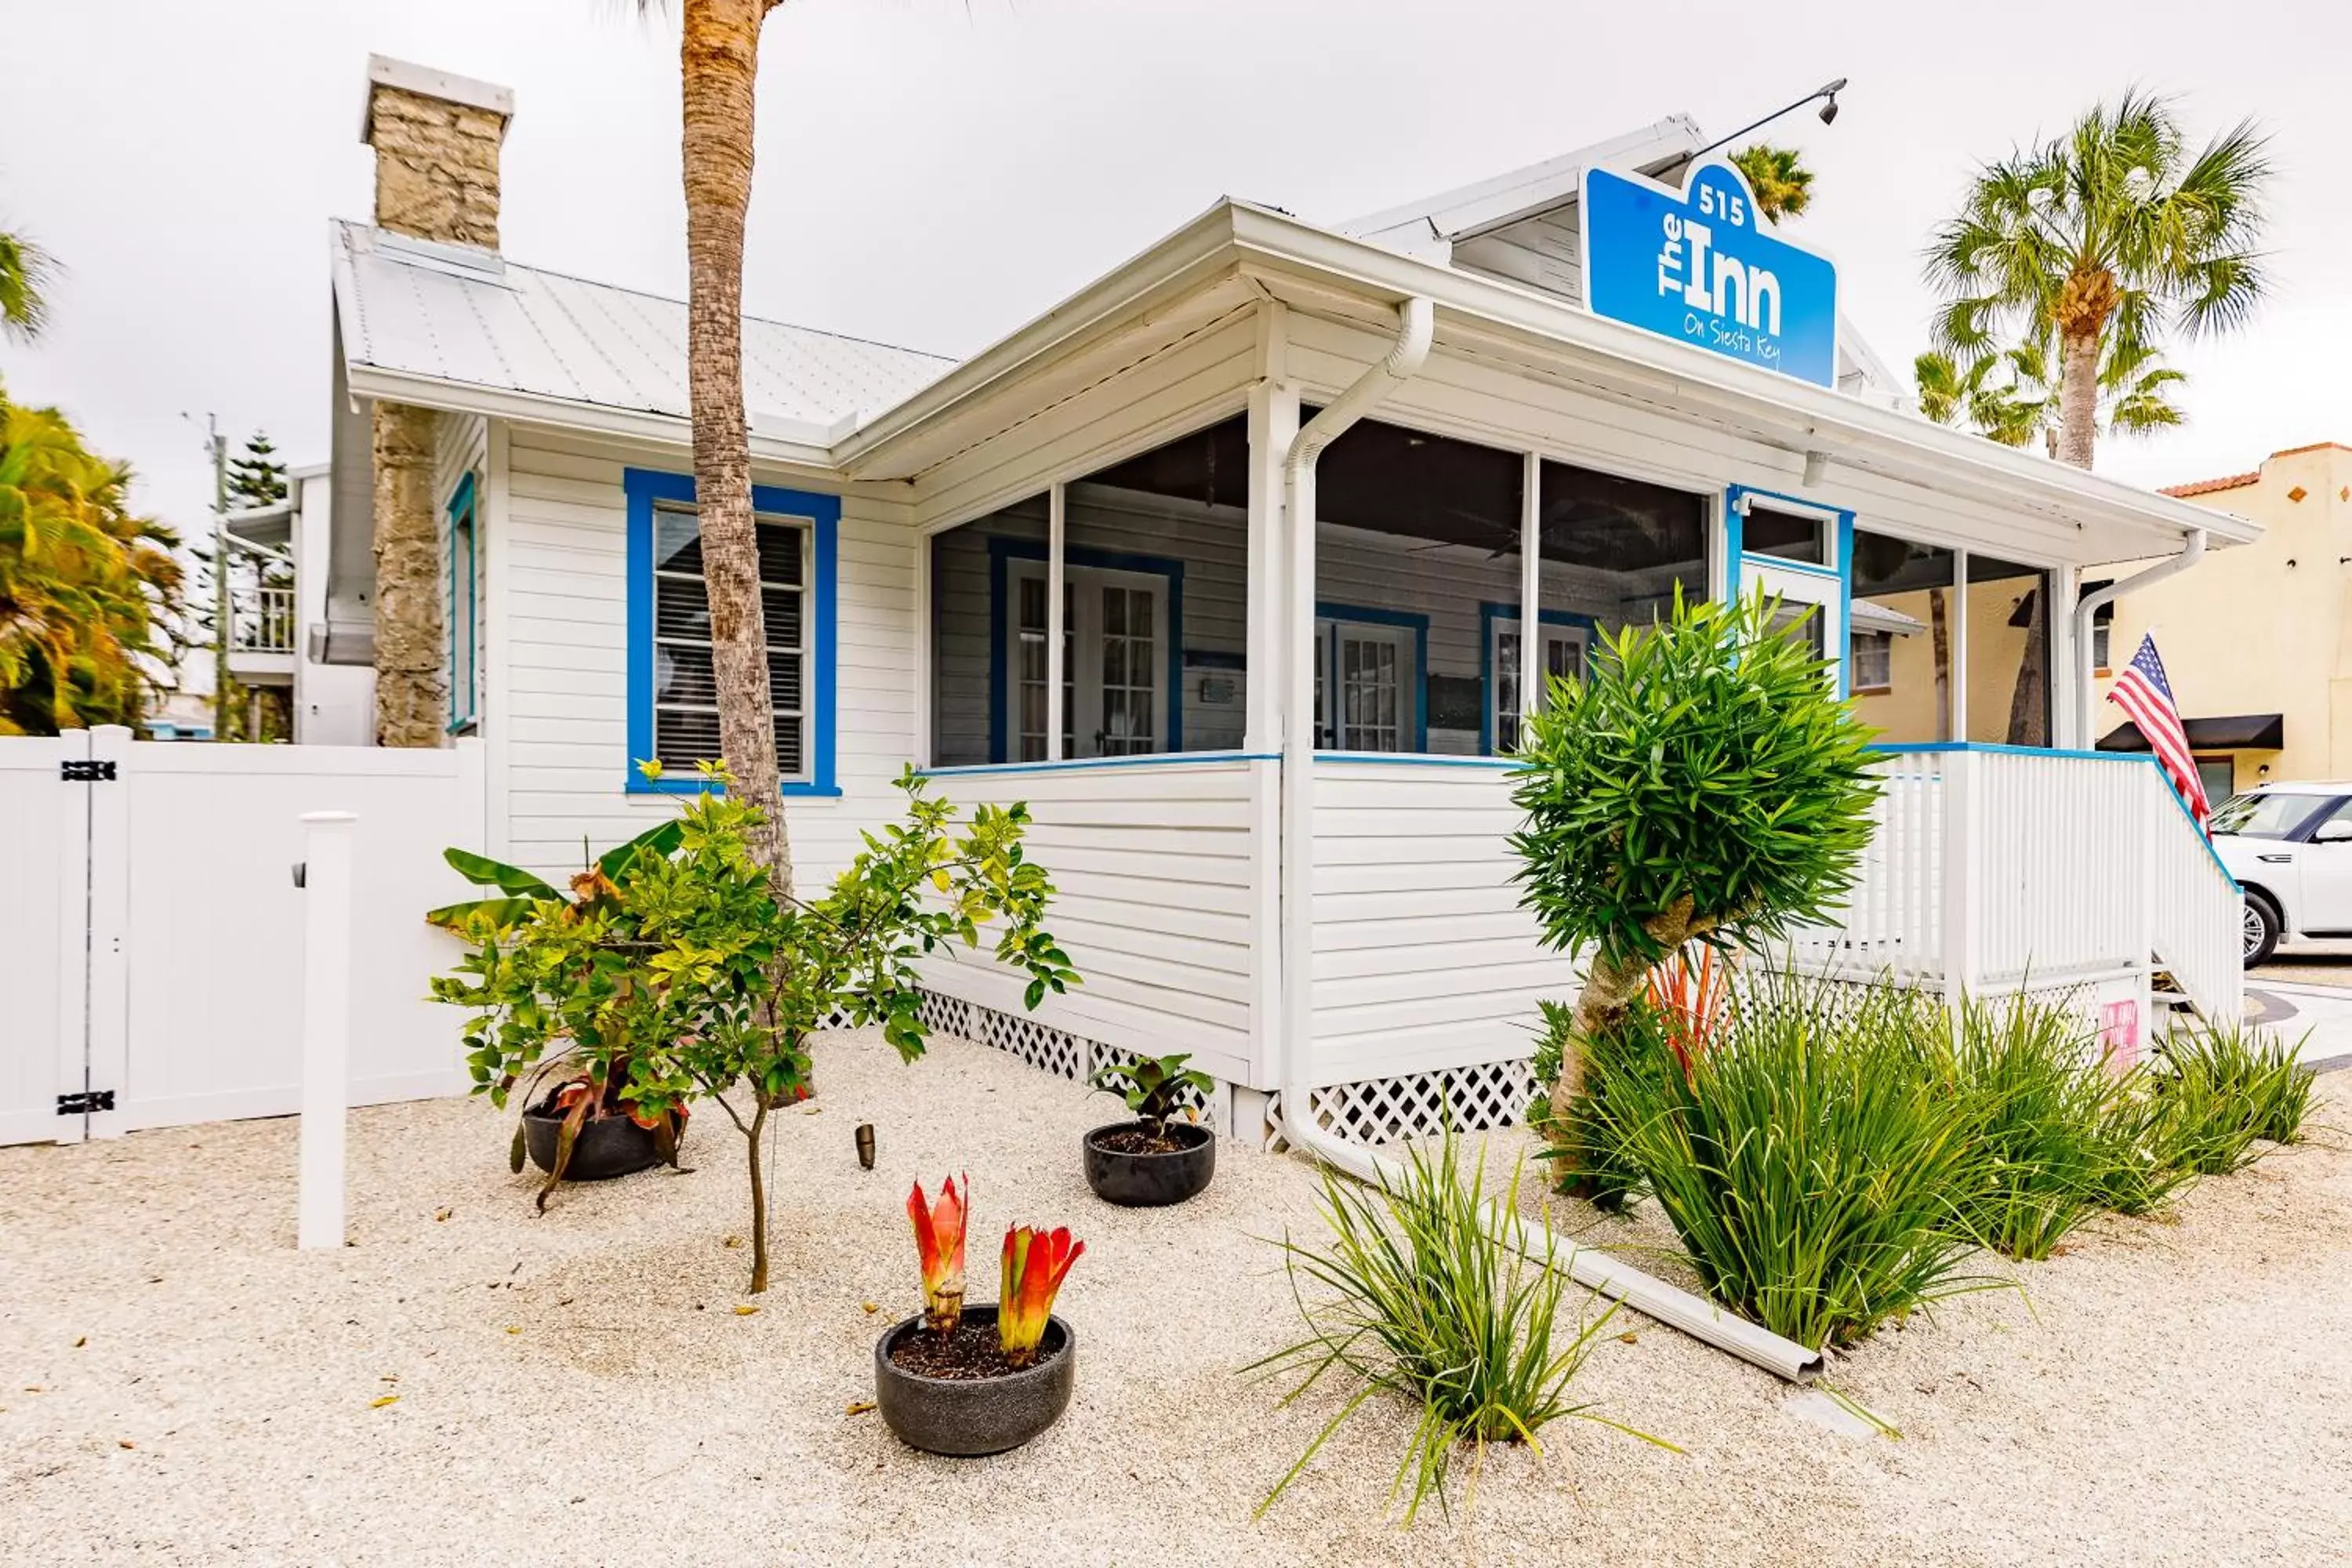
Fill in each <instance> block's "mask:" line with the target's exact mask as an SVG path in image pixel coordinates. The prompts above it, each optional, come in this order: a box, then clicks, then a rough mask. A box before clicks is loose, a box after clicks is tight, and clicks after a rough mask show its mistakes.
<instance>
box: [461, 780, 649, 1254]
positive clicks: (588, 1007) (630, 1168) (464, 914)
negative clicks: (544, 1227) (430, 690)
mask: <svg viewBox="0 0 2352 1568" xmlns="http://www.w3.org/2000/svg"><path fill="white" fill-rule="evenodd" d="M682 831H683V826H682V825H681V824H680V823H678V822H676V821H668V822H663V823H660V824H657V825H656V826H653V827H650V828H647V829H646V831H645V832H643V833H641V834H639V835H637V836H636V837H635V838H632V839H630V840H629V841H628V842H627V843H625V844H621V845H616V846H615V847H613V848H611V849H608V850H606V851H605V852H604V854H603V855H601V856H598V857H597V858H595V859H594V860H593V861H592V862H590V863H589V864H587V865H586V866H584V867H583V868H582V869H581V870H580V871H579V873H578V874H577V875H575V876H574V877H573V878H572V883H571V892H570V895H569V896H568V897H567V896H566V895H565V894H564V893H563V892H562V891H561V890H559V889H556V888H555V887H553V886H551V884H549V883H548V882H546V881H544V880H542V879H541V878H539V877H537V876H535V875H533V874H532V873H531V872H529V871H526V870H524V869H523V868H521V867H520V866H510V865H508V864H507V863H505V862H504V861H500V860H492V859H489V858H486V857H484V856H480V855H475V854H471V853H469V852H468V851H467V850H463V849H449V850H446V851H445V852H444V855H443V858H445V859H446V860H447V861H448V863H449V865H450V867H451V868H453V869H455V870H456V871H457V873H458V875H460V876H462V877H464V878H465V879H467V881H469V882H472V883H473V884H475V885H476V886H477V887H483V888H490V889H496V891H495V892H494V894H493V895H492V896H490V897H488V898H482V899H474V900H467V902H464V903H458V904H450V905H447V906H445V907H444V908H441V909H437V910H431V911H429V912H428V913H427V914H426V915H425V919H426V920H427V921H430V922H431V923H433V924H435V925H437V926H440V927H442V928H443V929H444V930H446V931H452V932H455V933H457V935H459V936H463V937H465V938H467V940H468V941H470V942H474V943H476V944H477V951H476V952H474V953H473V954H472V955H471V956H469V957H468V958H467V959H466V960H464V961H463V962H462V963H460V964H459V966H458V972H457V973H456V974H453V975H448V976H445V977H440V978H436V980H435V981H434V982H433V994H434V995H435V996H436V997H437V998H439V999H440V1000H442V1001H445V1002H450V1003H454V1004H456V1005H460V1006H467V1007H472V1008H475V1009H477V1010H478V1012H479V1014H480V1016H478V1017H477V1018H476V1019H475V1021H474V1023H473V1024H472V1025H471V1026H469V1027H468V1029H467V1036H466V1044H467V1047H468V1052H469V1059H470V1062H471V1066H472V1069H473V1075H474V1083H475V1091H476V1092H477V1093H483V1094H488V1095H489V1096H490V1097H491V1099H492V1100H495V1101H496V1102H497V1103H498V1104H499V1105H501V1106H503V1105H505V1104H506V1103H507V1100H508V1097H509V1095H510V1094H512V1093H513V1091H514V1089H515V1088H516V1086H517V1085H518V1084H519V1083H520V1085H521V1086H522V1089H523V1094H522V1100H523V1112H522V1115H521V1116H520V1118H518V1119H517V1121H516V1124H515V1132H514V1142H513V1143H512V1145H511V1147H510V1148H509V1152H508V1163H509V1165H510V1166H511V1167H512V1169H513V1170H514V1171H515V1172H516V1173H518V1174H520V1173H521V1171H522V1167H523V1162H524V1161H525V1159H529V1160H530V1162H531V1163H533V1164H536V1165H537V1166H538V1167H539V1168H540V1169H541V1171H544V1172H546V1173H547V1181H546V1183H545V1184H543V1185H541V1188H540V1190H539V1197H538V1207H539V1208H540V1209H541V1212H544V1211H545V1210H546V1207H547V1200H548V1197H549V1195H550V1194H552V1193H553V1192H554V1190H555V1188H556V1185H557V1184H559V1183H561V1182H564V1181H574V1182H594V1181H604V1180H606V1179H609V1178H611V1177H614V1176H625V1175H630V1174H633V1173H635V1172H638V1171H643V1170H647V1169H650V1168H651V1167H653V1166H654V1165H656V1164H661V1163H667V1164H670V1165H673V1166H674V1165H676V1164H677V1151H678V1144H679V1142H680V1140H681V1139H683V1138H684V1136H685V1133H686V1121H687V1115H688V1112H687V1108H686V1107H685V1106H684V1105H682V1104H680V1105H671V1106H667V1107H662V1108H658V1109H656V1108H653V1107H650V1106H648V1105H647V1104H646V1103H644V1102H643V1101H642V1100H641V1099H640V1096H639V1094H638V1092H637V1080H636V1075H635V1072H634V1071H633V1070H632V1068H631V1058H632V1054H633V1047H635V1045H636V1044H638V1043H640V1042H644V1041H648V1040H652V1039H655V1038H657V1037H661V1036H662V1035H663V1034H664V1033H665V1032H666V1031H674V1030H676V1029H677V1028H680V1027H685V1026H688V1025H687V1024H686V1023H685V1022H683V1021H682V1020H681V1019H680V1018H678V1017H677V1016H675V1011H674V1008H673V1007H672V1006H671V1005H670V1003H671V1002H672V1000H673V998H670V997H668V996H667V995H666V994H664V993H663V992H662V991H661V990H660V989H659V988H657V987H653V986H649V985H647V984H645V982H644V979H643V977H642V976H640V975H639V974H638V973H635V964H636V962H637V961H638V960H640V959H642V958H643V957H644V956H645V955H646V953H647V952H650V951H651V948H652V945H653V944H652V943H651V942H649V941H648V940H647V936H646V929H645V921H644V918H643V915H644V911H643V910H642V908H640V907H639V905H638V904H637V902H636V901H635V900H631V899H629V898H627V897H625V894H624V890H623V883H624V882H630V883H632V884H633V885H634V881H635V879H634V878H632V876H631V868H633V867H635V866H638V865H640V864H641V863H642V862H646V861H651V860H659V859H665V858H668V857H670V856H672V855H674V854H675V853H677V848H678V844H679V840H680V836H681V833H682ZM490 1030H496V1031H498V1033H499V1036H500V1037H501V1044H500V1048H499V1050H497V1051H495V1052H493V1051H488V1050H486V1048H485V1046H486V1039H485V1036H486V1033H487V1032H488V1031H490ZM494 1069H496V1070H494Z"/></svg>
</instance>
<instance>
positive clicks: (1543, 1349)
mask: <svg viewBox="0 0 2352 1568" xmlns="http://www.w3.org/2000/svg"><path fill="white" fill-rule="evenodd" d="M1518 1188H1519V1168H1518V1167H1517V1166H1516V1165H1515V1166H1514V1167H1513V1169H1512V1173H1511V1180H1510V1184H1509V1186H1508V1187H1507V1189H1506V1190H1505V1191H1504V1192H1502V1193H1500V1194H1496V1198H1495V1199H1494V1200H1491V1201H1490V1200H1489V1198H1488V1196H1487V1194H1486V1161H1485V1158H1484V1156H1483V1155H1482V1156H1481V1157H1480V1159H1479V1161H1478V1163H1477V1164H1476V1165H1475V1167H1474V1168H1473V1169H1472V1170H1471V1171H1469V1172H1467V1173H1465V1172H1464V1171H1463V1170H1462V1168H1461V1157H1460V1152H1459V1148H1458V1145H1457V1142H1456V1140H1455V1138H1454V1134H1453V1133H1452V1132H1451V1131H1448V1132H1447V1133H1446V1135H1445V1138H1444V1142H1443V1143H1442V1144H1441V1146H1440V1147H1439V1149H1438V1151H1437V1152H1436V1153H1435V1154H1434V1155H1433V1154H1432V1153H1431V1152H1429V1151H1428V1150H1427V1149H1425V1148H1423V1147H1419V1146H1416V1147H1415V1148H1414V1149H1413V1151H1412V1157H1411V1159H1410V1161H1409V1162H1408V1163H1407V1164H1406V1165H1405V1167H1404V1169H1403V1170H1402V1172H1400V1173H1398V1174H1397V1175H1396V1176H1394V1177H1393V1178H1391V1177H1389V1176H1387V1175H1385V1174H1383V1176H1382V1178H1381V1183H1380V1184H1379V1185H1378V1187H1376V1188H1372V1187H1364V1186H1360V1185H1358V1184H1355V1183H1352V1182H1349V1181H1347V1180H1345V1179H1344V1178H1342V1177H1341V1176H1339V1174H1338V1173H1335V1172H1333V1171H1331V1170H1330V1169H1328V1168H1326V1169H1325V1171H1324V1173H1323V1201H1322V1213H1323V1217H1324V1219H1325V1220H1326V1222H1327V1223H1328V1225H1329V1226H1330V1229H1331V1239H1330V1240H1329V1242H1328V1243H1326V1244H1324V1245H1321V1246H1308V1245H1307V1244H1305V1243H1302V1242H1299V1241H1297V1240H1294V1239H1291V1238H1288V1237H1286V1238H1285V1239H1284V1240H1283V1242H1282V1243H1281V1246H1282V1250H1283V1254H1284V1264H1285V1267H1286V1268H1287V1269H1288V1271H1289V1275H1290V1282H1291V1290H1292V1294H1293V1296H1294V1298H1295V1299H1296V1300H1297V1303H1298V1310H1299V1314H1300V1316H1301V1317H1302V1319H1303V1320H1304V1321H1305V1322H1306V1326H1307V1337H1306V1338H1305V1339H1303V1340H1301V1341H1299V1342H1297V1343H1296V1344H1294V1345H1291V1346H1290V1347H1289V1348H1287V1349H1286V1350H1283V1351H1279V1352H1276V1353H1275V1354H1273V1355H1271V1356H1267V1357H1265V1359H1264V1360H1262V1361H1258V1362H1255V1363H1252V1364H1251V1365H1250V1366H1248V1367H1245V1368H1244V1369H1243V1370H1244V1372H1255V1373H1262V1374H1264V1375H1267V1376H1279V1375H1283V1374H1286V1373H1296V1374H1298V1377H1299V1381H1298V1383H1297V1384H1296V1385H1295V1386H1294V1387H1292V1388H1291V1390H1290V1391H1289V1393H1287V1394H1285V1395H1284V1396H1283V1399H1282V1403H1283V1404H1284V1405H1288V1404H1290V1403H1291V1402H1292V1401H1293V1400H1296V1399H1298V1398H1300V1397H1301V1396H1303V1395H1304V1394H1306V1393H1307V1391H1308V1390H1309V1389H1310V1388H1313V1387H1314V1386H1315V1385H1316V1384H1318V1383H1320V1382H1321V1381H1322V1380H1323V1379H1324V1378H1325V1377H1326V1375H1327V1374H1328V1375H1329V1376H1331V1377H1332V1378H1334V1379H1336V1380H1337V1381H1339V1382H1340V1383H1342V1384H1346V1385H1347V1387H1348V1394H1347V1400H1346V1403H1345V1404H1344V1405H1342V1406H1341V1407H1340V1409H1339V1413H1338V1414H1336V1415H1333V1416H1332V1417H1331V1418H1330V1420H1328V1422H1326V1423H1325V1424H1324V1426H1323V1427H1322V1429H1321V1430H1320V1431H1318V1433H1317V1434H1316V1436H1315V1438H1314V1440H1313V1441H1312V1442H1311V1443H1309V1444H1308V1445H1307V1450H1306V1452H1304V1453H1302V1454H1301V1455H1299V1457H1298V1460H1297V1463H1296V1464H1294V1465H1292V1466H1291V1467H1290V1468H1289V1470H1288V1471H1287V1472H1286V1474H1285V1475H1284V1476H1283V1478H1282V1479H1281V1480H1280V1481H1278V1482H1277V1483H1276V1485H1275V1488H1274V1489H1273V1490H1272V1491H1271V1492H1269V1493H1268V1494H1267V1495H1266V1498H1265V1501H1264V1502H1262V1503H1260V1504H1259V1505H1258V1509H1257V1511H1258V1512H1259V1513H1260V1514H1261V1515H1262V1514H1264V1513H1265V1510H1267V1509H1269V1508H1271V1507H1272V1506H1273V1505H1274V1502H1275V1500H1276V1499H1277V1498H1279V1497H1281V1495H1282V1494H1283V1492H1284V1491H1285V1490H1286V1489H1288V1487H1289V1486H1290V1484H1291V1482H1292V1481H1294V1480H1296V1479H1297V1478H1298V1475H1299V1473H1300V1472H1301V1471H1302V1470H1304V1469H1305V1468H1307V1463H1308V1461H1310V1460H1312V1459H1313V1458H1315V1455H1316V1454H1317V1452H1318V1451H1319V1450H1320V1449H1321V1448H1322V1447H1323V1445H1324V1444H1325V1442H1327V1441H1328V1440H1329V1438H1330V1436H1331V1435H1332V1434H1333V1433H1334V1432H1337V1431H1338V1430H1339V1427H1340V1426H1342V1425H1344V1424H1345V1423H1346V1422H1347V1420H1348V1418H1349V1416H1351V1415H1355V1413H1356V1412H1357V1411H1358V1410H1360V1409H1361V1408H1362V1407H1363V1405H1364V1404H1365V1403H1366V1402H1367V1401H1368V1400H1370V1399H1371V1398H1372V1397H1373V1396H1374V1395H1376V1394H1393V1395H1397V1396H1400V1397H1402V1398H1404V1399H1407V1400H1410V1401H1411V1402H1412V1403H1413V1404H1414V1405H1419V1406H1420V1408H1421V1415H1420V1418H1419V1420H1418V1421H1417V1422H1416V1423H1415V1424H1414V1426H1413V1432H1412V1439H1411V1441H1410V1442H1408V1443H1407V1445H1406V1447H1405V1452H1404V1454H1403V1456H1402V1458H1400V1459H1399V1461H1398V1464H1397V1468H1396V1474H1395V1477H1394V1479H1393V1480H1392V1481H1391V1486H1390V1489H1389V1500H1390V1502H1391V1505H1393V1504H1394V1502H1395V1500H1396V1499H1397V1497H1398V1496H1399V1495H1400V1494H1402V1495H1403V1496H1405V1498H1406V1499H1407V1501H1406V1504H1405V1511H1404V1520H1403V1522H1404V1523H1406V1524H1411V1523H1412V1520H1413V1517H1414V1515H1415V1514H1416V1513H1418V1512H1419V1510H1420V1509H1421V1505H1422V1504H1423V1502H1425V1501H1427V1500H1429V1499H1430V1498H1431V1497H1433V1496H1434V1497H1435V1498H1436V1499H1437V1500H1438V1506H1439V1507H1440V1509H1441V1510H1449V1511H1450V1504H1449V1502H1448V1500H1447V1496H1446V1483H1447V1479H1448V1477H1449V1475H1450V1474H1451V1471H1452V1468H1453V1464H1454V1459H1455V1458H1456V1457H1458V1456H1459V1454H1460V1453H1461V1452H1462V1450H1463V1449H1464V1448H1465V1447H1466V1448H1467V1449H1468V1450H1469V1451H1470V1454H1471V1456H1472V1476H1471V1480H1470V1485H1469V1489H1468V1494H1469V1500H1475V1496H1476V1489H1477V1477H1476V1469H1477V1466H1478V1463H1479V1462H1480V1461H1481V1460H1483V1458H1484V1457H1485V1453H1486V1445H1487V1444H1489V1443H1526V1444H1528V1445H1529V1446H1530V1447H1534V1448H1536V1449H1537V1450H1538V1452H1540V1451H1541V1448H1542V1445H1541V1443H1540V1442H1539V1441H1538V1437H1537V1434H1538V1432H1540V1431H1541V1430H1542V1429H1543V1427H1544V1426H1547V1425H1549V1423H1551V1422H1553V1421H1556V1420H1559V1419H1560V1418H1562V1417H1564V1416H1577V1417H1580V1418H1581V1419H1585V1420H1591V1421H1598V1422H1600V1423H1601V1425H1603V1426H1618V1424H1617V1423H1616V1422H1613V1421H1610V1420H1607V1419H1606V1418H1605V1417H1602V1416H1600V1415H1594V1414H1593V1413H1592V1411H1591V1406H1590V1405H1579V1404H1573V1403H1571V1402H1570V1399H1569V1397H1568V1391H1569V1387H1570V1384H1571V1383H1573V1382H1574V1380H1575V1378H1576V1374H1577V1373H1578V1371H1579V1370H1580V1368H1581V1367H1582V1366H1583V1365H1584V1362H1585V1358H1586V1357H1587V1356H1588V1355H1590V1354H1591V1349H1592V1346H1593V1343H1594V1342H1595V1340H1596V1338H1597V1337H1598V1335H1599V1334H1600V1332H1601V1327H1602V1325H1603V1324H1605V1323H1606V1322H1607V1321H1609V1318H1610V1316H1611V1314H1612V1313H1613V1312H1614V1310H1615V1308H1614V1307H1613V1306H1612V1307H1611V1308H1609V1309H1607V1310H1602V1311H1601V1312H1599V1313H1598V1314H1597V1315H1596V1314H1591V1312H1590V1308H1591V1305H1592V1302H1593V1300H1594V1299H1593V1298H1591V1297H1586V1298H1585V1299H1584V1300H1581V1301H1580V1302H1579V1303H1578V1305H1579V1307H1580V1309H1581V1310H1583V1311H1584V1315H1583V1316H1581V1317H1580V1320H1579V1321H1576V1322H1575V1323H1573V1324H1571V1323H1569V1322H1566V1321H1560V1317H1559V1310H1560V1305H1561V1300H1562V1297H1563V1295H1564V1293H1565V1291H1566V1289H1567V1288H1568V1273H1567V1267H1568V1260H1567V1258H1565V1257H1558V1256H1555V1255H1554V1253H1553V1252H1552V1247H1553V1243H1552V1242H1551V1240H1550V1238H1549V1231H1544V1232H1542V1233H1541V1234H1543V1235H1544V1236H1545V1242H1544V1250H1543V1253H1542V1255H1541V1256H1540V1258H1528V1257H1527V1256H1526V1255H1524V1254H1523V1253H1521V1252H1520V1251H1519V1250H1517V1248H1516V1247H1513V1246H1511V1245H1510V1244H1509V1243H1508V1241H1507V1239H1506V1238H1505V1224H1506V1221H1507V1218H1508V1216H1511V1215H1515V1213H1516V1209H1517V1198H1518ZM1511 1228H1513V1229H1517V1228H1520V1227H1517V1226H1511ZM1526 1234H1528V1235H1529V1236H1532V1235H1534V1234H1537V1232H1536V1231H1534V1230H1528V1231H1527V1232H1526ZM1618 1429H1619V1430H1621V1431H1628V1432H1631V1431H1632V1428H1630V1427H1622V1426H1619V1427H1618ZM1633 1435H1634V1436H1644V1437H1645V1440H1647V1441H1651V1442H1655V1441H1657V1439H1655V1438H1648V1437H1646V1435H1644V1434H1641V1433H1634V1434H1633ZM1661 1446H1662V1447H1672V1445H1670V1444H1665V1445H1661Z"/></svg>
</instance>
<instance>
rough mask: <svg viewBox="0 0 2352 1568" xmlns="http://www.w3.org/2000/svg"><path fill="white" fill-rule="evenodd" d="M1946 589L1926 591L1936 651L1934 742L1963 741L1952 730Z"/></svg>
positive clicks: (1930, 627) (1949, 629)
mask: <svg viewBox="0 0 2352 1568" xmlns="http://www.w3.org/2000/svg"><path fill="white" fill-rule="evenodd" d="M1950 593H1951V590H1950V589H1948V588H1930V589H1928V590H1927V620H1928V624H1929V636H1930V638H1931V640H1932V641H1933V643H1934V645H1935V649H1936V739H1937V740H1939V741H1958V740H1962V739H1965V737H1964V736H1962V735H1960V734H1959V733H1958V731H1955V730H1954V729H1953V728H1952V628H1951V622H1950V617H1949V613H1948V611H1946V609H1945V608H1944V601H1945V597H1946V595H1948V594H1950Z"/></svg>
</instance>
